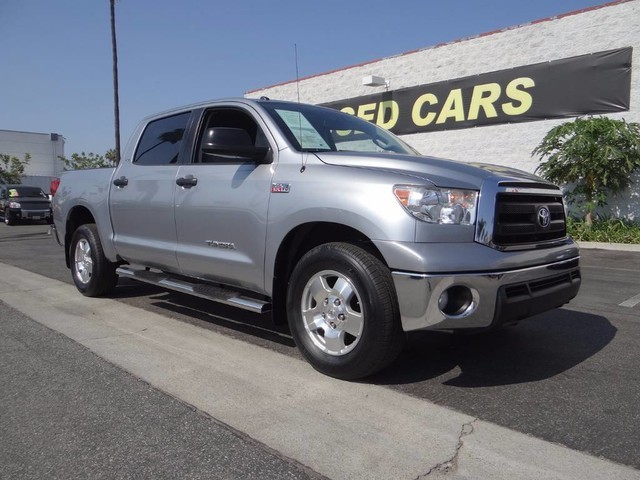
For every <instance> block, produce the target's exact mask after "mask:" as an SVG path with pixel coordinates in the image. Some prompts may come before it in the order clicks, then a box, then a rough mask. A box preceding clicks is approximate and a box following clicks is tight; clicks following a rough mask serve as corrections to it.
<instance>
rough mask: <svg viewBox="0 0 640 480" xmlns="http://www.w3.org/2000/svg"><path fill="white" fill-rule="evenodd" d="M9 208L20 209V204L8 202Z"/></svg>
mask: <svg viewBox="0 0 640 480" xmlns="http://www.w3.org/2000/svg"><path fill="white" fill-rule="evenodd" d="M9 208H20V204H19V203H18V202H9Z"/></svg>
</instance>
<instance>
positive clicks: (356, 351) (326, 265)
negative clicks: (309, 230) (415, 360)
mask: <svg viewBox="0 0 640 480" xmlns="http://www.w3.org/2000/svg"><path fill="white" fill-rule="evenodd" d="M313 292H315V293H313ZM287 318H288V321H289V328H290V329H291V334H292V335H293V338H294V340H295V342H296V345H297V346H298V348H299V349H300V351H301V352H302V354H303V355H304V357H305V358H306V359H307V361H308V362H309V363H310V364H311V365H312V366H313V368H315V369H316V370H318V371H319V372H322V373H324V374H325V375H329V376H331V377H335V378H340V379H343V380H355V379H358V378H363V377H366V376H369V375H372V374H373V373H376V372H378V371H379V370H381V369H383V368H384V367H386V366H387V365H389V364H390V363H391V362H392V361H393V360H395V359H396V357H397V356H398V354H399V353H400V351H401V350H402V346H403V344H404V340H405V334H404V332H403V331H402V327H401V323H400V313H399V309H398V301H397V297H396V293H395V287H394V284H393V281H392V279H391V274H390V272H389V269H388V268H387V267H386V266H385V265H384V264H383V263H382V262H381V261H380V260H378V259H377V258H376V257H375V256H373V255H371V254H370V253H368V252H366V251H365V250H363V249H361V248H359V247H356V246H354V245H350V244H346V243H327V244H324V245H320V246H318V247H316V248H314V249H312V250H310V251H309V252H307V254H305V255H304V256H303V257H302V258H301V259H300V261H299V262H298V264H297V265H296V267H295V269H294V271H293V273H292V275H291V278H290V281H289V288H288V291H287Z"/></svg>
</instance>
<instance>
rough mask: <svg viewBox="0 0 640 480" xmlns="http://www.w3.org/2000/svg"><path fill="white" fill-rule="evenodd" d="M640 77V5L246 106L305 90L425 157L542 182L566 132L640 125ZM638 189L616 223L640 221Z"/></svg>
mask: <svg viewBox="0 0 640 480" xmlns="http://www.w3.org/2000/svg"><path fill="white" fill-rule="evenodd" d="M639 66H640V0H618V1H614V2H610V3H606V4H603V5H600V6H597V7H592V8H587V9H584V10H580V11H576V12H569V13H566V14H563V15H558V16H556V17H552V18H546V19H541V20H538V21H534V22H531V23H528V24H525V25H519V26H515V27H512V28H507V29H504V30H500V31H496V32H489V33H486V34H482V35H478V36H475V37H471V38H465V39H461V40H457V41H454V42H449V43H446V44H442V45H435V46H432V47H427V48H422V49H419V50H415V51H412V52H407V53H403V54H399V55H397V56H393V57H388V58H383V59H380V60H375V61H371V62H367V63H363V64H360V65H355V66H351V67H347V68H344V69H341V70H336V71H332V72H328V73H323V74H319V75H314V76H311V77H306V78H302V79H300V80H299V82H297V83H296V81H295V79H292V80H291V81H289V82H286V83H283V84H279V85H274V86H271V87H265V88H261V89H258V90H254V91H251V92H247V94H246V96H247V97H260V96H263V95H264V96H267V97H269V98H273V99H282V100H293V101H295V100H297V99H298V91H299V95H300V101H302V102H307V103H316V104H328V105H329V106H333V107H335V108H339V109H342V110H344V111H347V112H349V113H353V114H356V115H359V116H361V117H363V118H366V119H368V120H371V121H374V122H376V123H378V124H379V125H382V126H385V127H386V128H389V129H390V130H392V131H394V132H396V133H398V134H400V135H402V136H403V139H404V140H405V141H407V142H408V143H409V144H411V145H412V146H414V147H415V148H417V149H418V150H419V151H421V152H422V153H424V154H427V155H432V156H438V157H445V158H454V159H457V160H462V161H468V162H485V163H493V164H498V165H508V166H512V167H516V168H520V169H523V170H527V171H530V172H533V171H534V170H535V169H536V167H537V166H538V164H539V159H538V158H534V157H532V156H531V152H532V150H533V149H534V148H535V147H536V146H537V145H538V144H539V143H540V141H541V140H542V138H543V137H544V135H545V134H546V133H547V132H548V131H549V130H550V129H551V128H552V127H554V126H556V125H558V124H560V123H563V122H566V121H569V120H572V119H573V118H575V117H576V116H580V115H606V116H609V117H611V118H616V119H621V118H623V119H625V120H626V121H628V122H640V70H639ZM371 76H377V77H381V79H382V80H383V81H378V82H376V81H375V80H380V79H376V78H373V79H372V78H371ZM365 79H366V82H365ZM371 80H373V82H372V81H371ZM385 80H386V82H387V83H386V85H385V82H384V81H385ZM364 83H370V84H371V83H373V84H374V86H367V85H364ZM376 83H377V86H376V85H375V84H376ZM638 180H640V179H638ZM639 184H640V181H637V182H636V184H635V186H634V187H632V191H631V192H626V193H625V195H624V196H622V197H619V198H618V199H613V200H612V201H610V202H609V203H610V205H609V210H608V213H613V214H616V215H621V216H626V217H630V218H635V219H638V218H639V217H640V213H639V212H640V186H639Z"/></svg>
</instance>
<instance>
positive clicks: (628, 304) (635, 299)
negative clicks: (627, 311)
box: [619, 293, 640, 308]
mask: <svg viewBox="0 0 640 480" xmlns="http://www.w3.org/2000/svg"><path fill="white" fill-rule="evenodd" d="M639 303H640V293H639V294H638V295H636V296H635V297H631V298H629V299H628V300H625V301H624V302H622V303H620V304H619V305H620V306H621V307H627V308H633V307H635V306H636V305H638V304H639Z"/></svg>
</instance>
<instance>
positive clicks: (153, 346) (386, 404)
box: [0, 264, 640, 480]
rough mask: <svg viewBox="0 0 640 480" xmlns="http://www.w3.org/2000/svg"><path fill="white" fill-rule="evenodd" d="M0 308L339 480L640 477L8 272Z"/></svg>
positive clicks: (0, 269)
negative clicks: (25, 317)
mask: <svg viewBox="0 0 640 480" xmlns="http://www.w3.org/2000/svg"><path fill="white" fill-rule="evenodd" d="M0 300H2V301H3V302H5V303H6V304H8V305H10V306H11V307H13V308H15V309H16V310H18V311H20V312H22V313H24V314H26V315H28V316H29V317H31V318H32V319H34V320H36V321H38V322H40V323H42V324H44V325H46V326H48V327H49V328H52V329H54V330H57V331H59V332H61V333H63V334H64V335H66V336H68V337H70V338H72V339H73V340H75V341H76V342H78V343H80V344H82V345H84V346H86V347H87V348H89V349H91V350H92V351H93V352H95V353H96V354H98V355H99V356H101V357H103V358H105V359H106V360H108V361H109V362H111V363H113V364H115V365H117V366H119V367H121V368H123V369H125V370H127V371H129V372H131V373H132V374H134V375H135V376H137V377H138V378H141V379H143V380H144V381H146V382H148V383H149V384H151V385H153V386H154V387H156V388H158V389H159V390H162V391H164V392H166V393H168V394H170V395H172V396H174V397H176V398H178V399H180V400H182V401H183V402H186V403H188V404H190V405H193V406H195V407H196V408H198V409H200V410H202V411H204V412H206V413H208V414H209V415H211V416H212V417H214V418H216V419H217V420H219V421H221V422H223V423H225V424H227V425H229V426H231V427H232V428H235V429H237V430H239V431H242V432H244V433H246V434H247V435H249V436H250V437H252V438H254V439H256V440H258V441H260V442H262V443H264V444H265V445H267V446H269V447H271V448H273V449H275V450H277V451H278V452H280V453H281V454H282V455H284V456H286V457H289V458H292V459H294V460H297V461H298V462H300V463H301V464H303V465H305V466H307V467H309V468H311V469H312V470H314V471H316V472H318V473H320V474H322V475H326V476H327V477H330V478H333V479H413V478H422V477H427V476H428V478H455V479H532V480H534V479H535V480H539V479H567V480H568V479H576V480H578V479H579V480H583V479H591V478H606V479H621V480H622V479H625V480H630V479H640V471H638V470H634V469H632V468H629V467H625V466H621V465H617V464H614V463H611V462H609V461H606V460H602V459H598V458H595V457H592V456H589V455H586V454H584V453H582V452H577V451H573V450H570V449H567V448H565V447H562V446H559V445H555V444H551V443H548V442H545V441H542V440H539V439H536V438H532V437H529V436H527V435H524V434H521V433H518V432H514V431H512V430H509V429H506V428H503V427H499V426H496V425H493V424H490V423H487V422H484V421H482V420H479V419H476V418H473V417H471V416H468V415H464V414H462V413H459V412H455V411H452V410H448V409H446V408H442V407H439V406H437V405H434V404H431V403H429V402H425V401H422V400H418V399H416V398H412V397H409V396H406V395H402V394H399V393H397V392H393V391H392V390H390V389H387V388H384V387H379V386H373V385H367V384H359V383H348V382H341V381H338V380H334V379H331V378H328V377H325V376H322V375H320V374H318V373H316V372H315V371H314V370H312V369H311V367H310V366H309V365H307V364H306V363H303V362H301V361H298V360H295V359H292V358H289V357H285V356H283V355H280V354H278V353H275V352H272V351H270V350H266V349H263V348H260V347H257V346H253V345H250V344H247V343H244V342H241V341H237V340H234V339H231V338H229V337H226V336H224V335H220V334H217V333H215V332H211V331H208V330H203V329H201V328H198V327H195V326H192V325H186V324H184V323H181V322H178V321H175V320H172V319H169V318H166V317H164V316H161V315H158V314H154V313H151V312H148V311H145V310H141V309H137V308H135V307H131V306H128V305H125V304H123V303H120V302H117V301H114V300H109V299H89V298H85V297H82V296H81V295H80V294H79V293H78V292H77V291H76V290H75V288H74V287H72V286H70V285H67V284H64V283H62V282H58V281H56V280H52V279H49V278H46V277H43V276H40V275H37V274H33V273H30V272H27V271H24V270H20V269H17V268H15V267H11V266H7V265H4V264H0Z"/></svg>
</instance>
